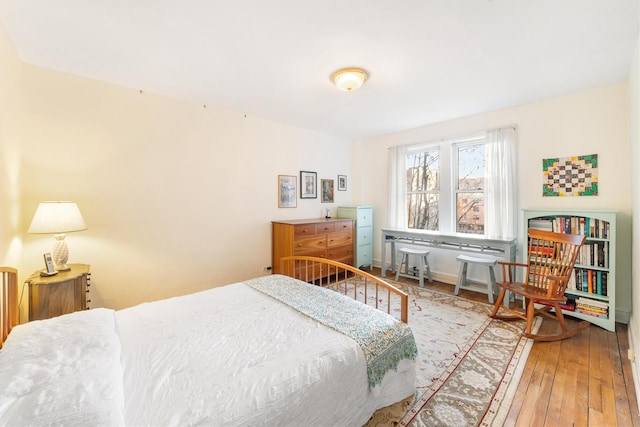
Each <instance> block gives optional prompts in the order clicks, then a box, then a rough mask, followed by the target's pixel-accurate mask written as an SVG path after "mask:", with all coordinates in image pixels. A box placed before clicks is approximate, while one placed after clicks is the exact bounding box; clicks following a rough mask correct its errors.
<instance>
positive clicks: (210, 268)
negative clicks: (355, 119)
mask: <svg viewBox="0 0 640 427" xmlns="http://www.w3.org/2000/svg"><path fill="white" fill-rule="evenodd" d="M21 78H22V87H23V94H22V99H23V104H24V117H23V120H22V129H23V137H22V146H21V147H22V162H21V167H22V171H23V172H22V186H21V196H22V206H23V207H24V210H23V215H22V221H23V226H22V229H21V230H22V232H23V233H24V234H23V236H24V251H23V257H22V262H21V271H23V272H24V274H25V275H26V274H27V273H31V272H32V271H34V270H35V269H38V268H41V267H42V261H41V260H42V253H43V252H48V251H51V248H52V245H53V239H52V237H49V236H42V235H29V234H26V229H27V228H28V225H29V223H30V221H31V217H32V215H33V213H34V211H35V209H36V206H37V204H38V202H40V201H43V200H74V201H76V202H77V203H78V204H79V206H80V209H81V211H82V213H83V215H84V218H85V221H86V223H87V226H88V228H89V229H88V230H87V231H84V232H79V233H71V234H69V235H67V243H68V245H69V248H70V249H69V250H70V254H71V255H70V260H69V262H84V263H89V264H91V266H92V281H93V285H94V286H93V287H92V289H93V290H92V300H93V301H92V304H91V305H92V306H94V307H95V306H107V307H112V308H122V307H126V306H130V305H132V304H136V303H139V302H142V301H149V300H155V299H159V298H163V297H168V296H173V295H179V294H184V293H188V292H193V291H197V290H200V289H204V288H209V287H212V286H219V285H223V284H227V283H231V282H235V281H239V280H243V279H247V278H250V277H255V276H259V275H262V274H267V273H266V272H264V271H263V269H264V267H266V266H270V265H271V228H270V221H271V220H274V219H285V218H318V217H320V215H321V214H323V215H324V213H323V212H324V208H327V207H328V208H330V209H331V210H332V212H333V214H335V212H336V207H337V206H338V205H341V204H343V205H346V204H350V203H351V198H352V192H351V191H346V192H338V191H336V192H335V203H333V204H322V203H321V202H320V199H314V200H309V199H305V200H298V207H297V208H295V209H291V208H289V209H279V208H278V207H277V176H278V174H287V175H295V176H297V177H298V179H299V172H300V170H309V171H316V172H317V173H318V181H319V180H320V179H321V178H330V179H334V180H335V179H337V175H338V174H344V175H347V176H348V179H349V180H352V179H353V176H352V173H351V164H352V158H351V156H352V152H351V143H350V141H349V140H345V139H343V138H338V137H335V136H330V135H326V134H322V133H318V132H313V131H309V130H305V129H301V128H295V127H292V126H287V125H284V124H279V123H274V122H270V121H266V120H262V119H259V118H254V117H244V115H243V114H239V113H233V112H228V111H221V110H218V109H216V108H213V107H209V106H207V107H206V108H205V107H204V106H203V105H195V104H193V103H189V102H185V101H179V100H175V99H170V98H166V97H162V96H157V95H153V94H148V93H140V92H139V91H138V90H135V89H127V88H122V87H117V86H113V85H109V84H105V83H100V82H96V81H92V80H87V79H83V78H79V77H75V76H72V75H68V74H63V73H58V72H54V71H51V70H46V69H42V68H38V67H34V66H30V65H24V66H23V72H22V75H21Z"/></svg>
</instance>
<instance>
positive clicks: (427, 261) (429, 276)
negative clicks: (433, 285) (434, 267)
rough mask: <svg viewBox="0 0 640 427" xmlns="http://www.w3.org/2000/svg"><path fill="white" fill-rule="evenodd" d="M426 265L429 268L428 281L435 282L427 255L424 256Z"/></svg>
mask: <svg viewBox="0 0 640 427" xmlns="http://www.w3.org/2000/svg"><path fill="white" fill-rule="evenodd" d="M424 264H425V265H426V266H427V280H428V281H429V282H433V279H432V278H431V267H430V266H429V260H428V259H427V255H425V256H424Z"/></svg>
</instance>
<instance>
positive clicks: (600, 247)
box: [523, 209, 617, 332]
mask: <svg viewBox="0 0 640 427" xmlns="http://www.w3.org/2000/svg"><path fill="white" fill-rule="evenodd" d="M523 214H524V223H525V228H540V229H543V230H548V231H554V232H560V233H571V234H582V235H585V236H586V237H587V238H586V240H585V243H584V245H583V247H582V251H581V253H580V256H579V257H578V261H577V262H576V265H575V268H574V274H573V277H572V280H571V281H570V282H569V286H568V288H567V292H566V295H567V298H568V300H570V301H569V302H570V304H569V307H575V308H574V309H567V310H562V312H563V313H564V314H565V315H567V316H572V317H576V318H578V319H582V320H586V321H588V322H591V323H593V324H595V325H598V326H600V327H602V328H604V329H606V330H608V331H612V332H613V331H615V316H616V307H615V303H616V298H615V297H616V253H615V251H616V245H615V243H616V242H615V239H616V217H617V214H616V212H614V211H586V210H550V209H549V210H544V209H524V210H523ZM523 244H524V252H523V253H527V244H528V242H527V241H525V242H524V243H523ZM571 301H572V302H573V303H572V304H571Z"/></svg>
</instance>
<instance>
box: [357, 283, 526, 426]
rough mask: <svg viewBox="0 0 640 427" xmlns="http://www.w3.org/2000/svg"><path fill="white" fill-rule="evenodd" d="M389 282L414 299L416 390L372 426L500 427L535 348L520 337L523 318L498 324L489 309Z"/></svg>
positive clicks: (411, 318) (385, 410) (411, 310)
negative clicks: (416, 355)
mask: <svg viewBox="0 0 640 427" xmlns="http://www.w3.org/2000/svg"><path fill="white" fill-rule="evenodd" d="M387 282H389V283H391V284H393V285H394V286H397V287H398V288H400V289H402V290H403V291H405V292H407V293H408V294H409V326H410V327H411V329H412V331H413V334H414V336H415V338H416V343H417V345H418V352H419V356H418V358H419V360H418V366H417V381H416V393H415V395H414V396H412V397H410V398H408V399H405V400H404V401H401V402H398V403H396V404H394V405H391V406H388V407H386V408H382V409H380V410H378V411H376V412H375V414H374V415H373V416H372V418H371V419H370V420H369V422H368V423H367V424H366V426H367V427H373V426H416V427H421V426H465V427H466V426H494V425H495V426H500V425H502V423H503V421H504V419H505V417H506V415H507V412H508V410H509V406H510V405H511V401H512V399H513V395H514V393H515V389H516V388H517V384H518V381H519V378H520V376H521V373H522V368H523V367H524V364H525V362H526V359H527V357H528V354H529V350H530V348H531V345H532V343H533V341H532V340H529V339H526V338H522V336H521V332H522V330H523V329H524V321H515V322H503V321H500V320H493V319H490V318H489V317H488V314H489V313H490V311H491V308H492V306H491V305H489V304H483V303H479V302H474V301H470V300H466V299H464V298H460V297H456V296H454V295H448V294H444V293H441V292H436V291H431V290H428V289H424V288H419V287H417V286H412V285H405V284H402V283H398V282H394V281H391V280H387ZM369 298H371V297H368V299H369ZM392 305H395V304H392ZM393 309H394V310H397V311H399V308H397V307H394V308H393Z"/></svg>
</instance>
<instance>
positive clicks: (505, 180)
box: [485, 127, 518, 239]
mask: <svg viewBox="0 0 640 427" xmlns="http://www.w3.org/2000/svg"><path fill="white" fill-rule="evenodd" d="M516 137H517V133H516V130H515V129H514V128H512V127H508V128H502V129H494V130H490V131H487V134H486V146H485V168H486V169H485V203H486V205H485V226H486V230H485V235H486V236H487V237H488V238H490V239H491V238H494V239H510V238H514V237H516V235H517V232H518V228H517V227H518V210H517V209H518V183H517V179H516V176H517V175H516V165H517V157H516Z"/></svg>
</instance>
